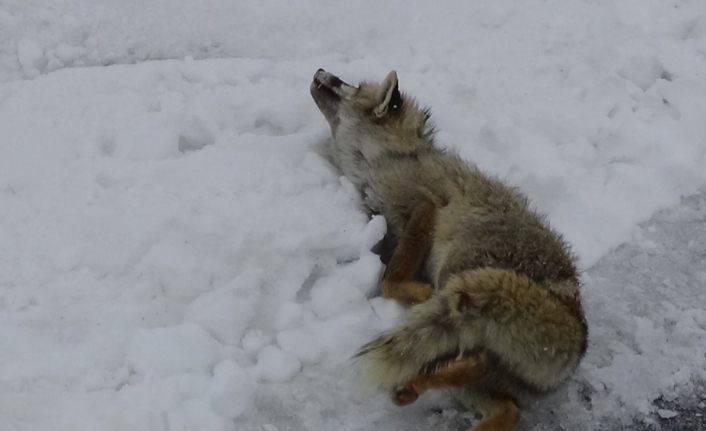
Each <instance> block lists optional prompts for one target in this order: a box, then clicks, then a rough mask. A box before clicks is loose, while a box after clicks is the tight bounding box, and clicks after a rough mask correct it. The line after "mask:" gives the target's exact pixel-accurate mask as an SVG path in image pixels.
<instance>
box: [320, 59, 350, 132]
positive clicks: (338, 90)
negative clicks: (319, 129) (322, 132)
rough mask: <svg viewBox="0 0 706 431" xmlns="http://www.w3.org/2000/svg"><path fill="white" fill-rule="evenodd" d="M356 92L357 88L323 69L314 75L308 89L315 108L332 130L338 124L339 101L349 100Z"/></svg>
mask: <svg viewBox="0 0 706 431" xmlns="http://www.w3.org/2000/svg"><path fill="white" fill-rule="evenodd" d="M357 90H358V88H357V87H354V86H352V85H350V84H348V83H346V82H345V81H343V80H342V79H341V78H339V77H338V76H336V75H334V74H332V73H329V72H327V71H325V70H324V69H319V70H317V71H316V73H314V78H313V79H312V81H311V86H310V87H309V91H310V92H311V97H313V98H314V102H316V106H318V107H319V110H320V111H321V113H322V114H324V117H325V118H326V120H327V121H328V123H329V125H330V126H331V128H332V129H335V126H336V124H337V122H338V120H337V114H338V109H339V107H340V105H341V101H342V100H344V99H349V98H351V97H352V96H353V95H355V93H356V91H357Z"/></svg>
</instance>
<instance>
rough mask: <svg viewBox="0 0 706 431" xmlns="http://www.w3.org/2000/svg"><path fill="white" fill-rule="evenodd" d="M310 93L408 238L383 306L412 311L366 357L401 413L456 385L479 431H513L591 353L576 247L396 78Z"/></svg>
mask: <svg viewBox="0 0 706 431" xmlns="http://www.w3.org/2000/svg"><path fill="white" fill-rule="evenodd" d="M310 91H311V95H312V96H313V98H314V101H315V102H316V105H317V106H318V107H319V109H320V110H321V112H322V114H323V115H324V117H325V118H326V120H327V121H328V123H329V125H330V127H331V132H332V135H333V139H332V140H331V146H332V148H331V149H330V150H331V155H332V158H333V161H334V163H335V164H336V165H337V166H338V168H339V169H340V170H341V171H342V173H343V174H344V175H345V176H347V177H348V178H349V179H350V180H351V182H352V183H353V184H354V185H355V186H356V188H357V189H358V190H359V191H360V193H361V196H362V199H363V202H364V204H365V206H366V207H367V210H368V211H369V212H370V213H377V214H382V215H384V216H385V219H386V220H387V224H388V233H389V235H391V236H392V237H393V238H394V240H395V247H394V251H393V252H392V255H391V257H390V259H389V262H388V265H387V267H386V269H385V272H384V274H383V277H382V280H381V289H382V292H383V295H384V296H386V297H388V298H394V299H396V300H397V301H399V302H401V303H403V304H406V305H410V306H411V308H410V310H409V314H408V316H407V318H406V322H405V323H404V324H403V325H402V326H399V327H397V328H395V329H392V330H390V331H389V332H387V333H385V334H383V335H382V336H380V337H379V338H377V339H376V340H374V341H372V342H370V343H368V344H367V345H366V346H364V347H363V348H362V349H361V350H360V352H359V353H358V355H357V356H358V357H359V359H360V360H361V361H363V363H364V365H365V366H366V367H365V369H366V370H367V371H368V374H369V375H370V377H371V378H372V379H373V380H374V381H375V382H376V383H378V384H380V385H382V386H384V387H386V388H388V389H389V390H390V391H391V396H392V400H393V402H394V403H396V404H398V405H404V404H408V403H411V402H413V401H415V400H416V399H417V397H418V396H419V395H420V394H421V393H422V392H424V391H426V390H428V389H441V388H445V389H449V390H450V391H451V393H452V394H453V395H454V396H455V397H456V398H457V399H458V400H459V401H461V402H462V404H463V405H464V406H466V407H467V408H469V409H471V410H474V411H476V412H478V413H480V414H482V417H483V418H482V420H481V422H480V423H478V424H477V425H476V426H475V427H474V428H473V430H474V431H490V430H513V429H514V428H515V426H516V424H517V422H518V420H519V409H518V407H517V400H518V398H520V397H522V396H524V395H525V394H532V393H542V392H547V391H550V390H552V389H554V388H555V387H556V386H557V385H559V383H561V382H562V381H563V380H564V379H566V378H567V377H568V376H569V375H570V373H571V372H572V371H573V370H574V369H575V368H576V366H577V365H578V363H579V361H580V360H581V358H582V356H583V355H584V352H585V351H586V344H587V326H586V320H585V318H584V313H583V309H582V306H581V299H580V296H579V279H578V273H577V269H576V264H575V259H574V257H573V256H572V255H571V253H570V251H569V249H568V246H567V245H566V244H565V242H564V241H563V240H562V238H561V236H560V235H558V234H557V233H556V232H554V231H553V230H552V229H551V228H549V227H548V225H547V223H546V222H545V221H544V219H543V217H542V216H541V215H538V214H537V213H535V212H534V211H533V210H532V209H530V207H529V203H528V201H527V199H526V198H525V197H524V196H523V195H521V194H520V193H519V192H518V191H517V190H515V189H513V188H511V187H509V186H507V185H505V184H503V183H502V182H500V181H499V180H497V179H495V178H493V177H490V176H488V175H486V174H484V173H483V172H481V171H480V170H479V169H478V168H476V167H475V166H472V165H469V164H467V163H465V162H464V161H463V160H461V159H460V158H459V157H458V156H455V155H452V154H448V153H446V152H444V151H441V150H439V149H437V148H436V147H435V146H434V139H433V135H434V129H433V127H432V126H431V124H430V122H429V116H430V112H429V110H427V109H422V108H420V107H419V105H417V103H416V102H415V101H414V100H412V99H411V98H409V97H407V96H406V95H404V94H402V93H401V92H400V91H399V87H398V82H397V74H396V73H395V72H394V71H393V72H390V73H389V74H388V75H387V77H386V78H385V80H384V81H383V82H382V83H366V82H364V83H362V84H360V85H359V86H357V87H355V86H352V85H349V84H347V83H345V82H343V81H342V80H341V79H339V78H338V77H336V76H334V75H332V74H330V73H328V72H326V71H324V70H323V69H319V70H318V71H317V72H316V74H315V75H314V79H313V82H312V83H311V87H310ZM420 274H421V277H420Z"/></svg>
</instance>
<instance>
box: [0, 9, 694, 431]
mask: <svg viewBox="0 0 706 431" xmlns="http://www.w3.org/2000/svg"><path fill="white" fill-rule="evenodd" d="M704 22H706V5H703V4H702V3H701V2H676V1H674V2H663V1H656V0H655V1H652V0H650V1H644V2H636V1H627V0H625V1H618V2H607V1H605V2H590V3H585V2H581V1H578V0H576V1H574V0H572V1H567V2H562V3H547V2H542V1H538V0H537V1H535V0H530V1H529V2H521V3H520V2H513V1H497V2H493V3H492V4H489V3H488V2H478V3H477V4H476V3H474V2H471V3H469V2H465V1H464V2H456V3H449V4H448V6H445V7H443V8H442V7H438V5H432V4H431V3H424V2H417V1H414V2H390V3H382V4H381V3H379V2H372V1H366V2H362V3H360V2H357V3H355V4H353V3H352V4H350V5H343V4H334V3H331V2H325V1H323V0H321V1H318V0H316V1H310V2H308V3H307V5H306V7H301V8H295V9H291V8H283V7H282V6H281V4H280V3H279V2H271V1H267V2H258V3H252V4H251V3H249V2H226V1H224V0H208V1H205V2H195V1H180V2H174V1H161V0H152V1H149V2H137V1H133V0H128V1H121V2H112V1H104V2H88V1H84V0H60V1H56V2H52V3H51V4H48V3H47V2H41V1H36V0H28V1H20V0H9V1H8V0H5V1H4V2H3V3H2V5H0V80H1V81H0V82H2V83H0V136H2V142H3V143H4V146H3V154H2V157H0V244H2V245H3V247H0V340H2V341H0V383H1V384H0V429H2V430H5V429H8V430H12V431H16V430H17V431H39V430H45V429H55V430H67V431H68V430H71V431H76V430H92V431H95V430H116V431H117V430H125V429H131V430H136V431H140V430H150V431H151V430H170V429H171V430H192V429H203V430H217V431H221V430H223V431H229V430H231V431H232V430H235V429H238V430H241V429H242V430H258V431H259V430H264V431H276V430H283V429H290V430H323V429H340V430H351V431H352V430H357V429H369V428H370V427H371V426H372V425H371V424H375V427H377V428H380V429H400V428H404V429H410V430H417V429H418V430H426V429H432V428H433V429H438V430H442V431H444V430H448V431H451V430H458V429H465V428H464V427H466V428H467V427H468V426H469V425H470V424H471V422H472V414H470V413H468V412H462V411H458V410H456V408H455V406H453V405H451V404H450V403H449V400H448V399H447V398H446V397H445V396H444V395H443V394H428V395H425V396H424V397H422V399H420V400H419V401H418V402H416V403H415V404H413V405H412V406H410V407H406V408H404V409H399V408H397V407H395V406H393V405H391V403H390V402H389V400H388V399H387V396H386V394H379V393H371V392H369V391H367V390H366V389H364V388H359V387H358V386H357V382H358V379H357V378H356V376H355V375H354V374H353V373H352V372H351V371H350V370H351V368H352V367H351V361H350V357H351V355H352V354H353V353H354V352H355V350H356V349H357V348H358V347H359V346H360V345H361V344H363V343H364V342H366V341H368V340H369V339H370V338H372V337H373V336H374V335H375V334H377V333H378V332H379V331H382V330H384V329H386V328H389V327H390V326H392V325H394V324H395V322H397V321H398V319H399V318H400V316H401V315H402V314H403V313H404V310H403V309H401V308H400V307H398V306H397V305H396V304H394V303H392V302H390V301H386V300H384V299H381V298H377V297H372V295H371V293H372V291H373V289H374V286H375V284H376V282H377V279H378V276H379V274H380V271H381V269H382V267H381V264H380V262H379V259H378V258H377V256H375V255H374V254H372V253H371V252H370V249H371V248H372V246H373V245H374V244H375V243H376V242H377V241H378V240H379V239H380V238H382V236H383V235H384V233H385V222H384V220H383V219H382V218H379V217H377V218H372V219H368V218H367V217H366V216H365V215H363V214H362V213H361V211H360V210H359V201H358V197H357V196H356V194H355V192H354V191H353V190H352V187H351V185H350V184H349V183H348V182H347V181H346V180H345V179H343V178H341V177H340V176H339V174H338V173H337V172H336V171H335V169H334V168H333V167H332V166H331V165H330V164H329V163H328V161H327V160H326V158H325V156H324V155H323V153H324V152H323V150H322V145H325V143H323V142H322V141H324V140H325V138H326V137H327V135H328V133H329V132H328V130H327V126H326V124H325V121H324V120H323V118H322V117H321V115H320V113H319V112H318V111H317V110H316V108H315V106H314V104H313V102H312V101H311V99H310V97H309V95H308V86H309V82H310V79H311V77H312V74H313V72H314V71H315V70H316V69H317V68H318V67H322V66H323V67H325V68H326V69H328V70H331V71H333V72H335V73H337V74H339V75H341V77H343V78H345V79H346V80H348V81H350V82H353V83H355V82H357V81H358V80H360V79H381V78H382V77H384V76H385V74H386V73H387V71H388V70H389V69H393V68H394V69H397V71H398V74H399V77H400V85H401V87H402V89H403V90H405V91H406V92H408V93H410V94H412V95H414V96H415V97H417V98H418V99H419V100H420V101H421V102H422V103H425V104H428V105H430V106H431V107H432V108H433V109H434V117H433V118H434V119H435V122H436V124H437V125H438V127H439V129H440V132H439V134H438V143H439V145H441V146H443V147H446V148H450V149H452V150H454V151H458V152H459V153H460V154H461V156H462V157H464V158H466V159H468V160H471V161H473V162H475V163H477V164H478V165H480V166H481V167H482V168H484V169H485V170H487V171H489V172H491V173H493V174H495V175H498V176H500V177H502V178H504V179H506V180H507V181H508V182H510V183H512V184H514V185H517V186H518V187H519V188H520V189H522V190H523V191H524V192H525V193H526V194H528V195H529V196H530V198H532V200H533V202H534V203H535V204H536V206H537V207H538V208H539V209H540V210H541V211H542V212H544V213H546V214H547V215H548V218H549V220H550V222H551V223H552V225H553V226H555V227H556V228H557V229H558V230H559V231H561V232H563V233H564V234H565V236H566V237H567V239H568V240H569V242H571V243H572V244H573V246H574V249H575V251H576V253H577V254H578V256H579V258H580V260H581V263H582V265H583V267H584V268H585V269H586V273H585V280H584V281H585V286H584V297H585V304H586V308H587V314H588V318H589V324H590V332H591V344H590V347H589V352H588V354H587V357H586V360H585V361H584V363H583V364H582V366H581V367H580V369H579V372H578V373H577V374H576V376H575V377H573V378H572V380H571V381H570V382H569V383H568V384H567V385H565V386H564V387H563V388H562V389H561V390H560V391H559V392H558V393H556V394H554V395H552V396H550V397H548V398H547V399H544V400H541V401H540V402H538V404H537V405H536V406H535V405H533V406H528V408H527V410H526V411H525V416H524V419H523V426H524V427H525V428H526V429H534V430H541V429H560V427H563V428H564V429H575V430H593V429H598V428H597V427H598V426H599V424H600V426H603V427H604V429H610V428H609V427H611V426H615V427H621V426H625V425H626V424H628V423H632V422H633V420H635V418H638V419H637V420H643V419H645V418H647V419H649V418H653V419H654V420H664V421H669V420H671V421H674V420H676V419H677V418H678V417H679V416H676V417H671V418H670V417H666V416H670V415H671V413H669V412H677V413H678V411H677V410H674V409H673V408H671V407H670V408H667V407H664V406H662V407H659V408H660V409H661V410H662V412H661V413H660V410H658V407H657V406H655V405H654V404H653V400H655V399H657V398H658V397H661V399H663V400H667V401H669V400H674V399H678V396H680V395H682V394H683V393H684V391H687V392H688V391H689V390H691V389H690V388H691V387H692V386H691V382H694V381H697V380H698V379H699V378H701V379H705V378H706V375H705V374H706V373H705V372H704V369H706V364H705V363H704V362H705V361H704V354H705V353H706V352H704V351H703V349H702V348H701V347H700V346H703V345H706V342H704V341H706V340H704V338H706V336H705V334H706V316H705V315H704V311H703V304H704V298H703V288H702V287H703V284H704V282H706V276H704V274H706V268H704V267H703V259H702V258H699V257H700V256H701V257H703V254H704V252H705V251H704V250H706V238H704V237H703V235H704V234H703V232H701V230H699V229H698V226H700V225H699V223H703V220H704V218H705V217H706V215H704V214H705V211H706V209H705V208H706V207H705V206H704V202H703V197H702V195H696V197H693V198H690V199H687V200H685V201H683V202H681V203H679V196H681V195H686V194H692V193H697V192H698V191H699V188H700V186H702V185H703V184H705V183H706V171H705V170H704V169H703V166H704V163H705V162H706V146H704V144H703V137H704V136H706V123H704V121H703V118H702V117H703V112H706V77H705V76H704V75H703V71H704V70H706V57H705V56H704V55H703V52H702V50H701V48H700V47H701V46H703V44H704V42H706V27H705V26H704ZM215 57H222V58H215ZM165 59H171V60H165ZM199 59H203V60H199ZM145 60H160V61H145ZM133 63H139V64H133ZM109 64H112V66H109V67H81V66H100V65H109ZM701 193H703V191H702V192H701ZM700 196H701V197H700ZM674 204H678V206H676V207H675V208H674V209H673V210H671V212H666V213H659V214H657V215H656V216H655V217H654V218H653V219H652V220H651V221H650V222H649V223H648V224H642V225H641V224H640V223H641V222H644V221H646V220H648V219H650V217H651V216H652V215H653V213H654V212H655V211H656V210H657V209H659V208H661V207H664V206H669V205H674ZM625 241H628V242H627V243H626V245H623V246H622V247H621V248H618V249H617V250H615V251H613V252H611V250H612V249H613V248H614V247H615V246H617V245H619V244H621V243H623V242H625Z"/></svg>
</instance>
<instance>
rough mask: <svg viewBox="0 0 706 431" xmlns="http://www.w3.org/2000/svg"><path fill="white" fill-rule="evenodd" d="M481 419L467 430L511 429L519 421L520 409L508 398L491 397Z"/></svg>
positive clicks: (490, 430) (494, 430) (506, 430)
mask: <svg viewBox="0 0 706 431" xmlns="http://www.w3.org/2000/svg"><path fill="white" fill-rule="evenodd" d="M489 404H490V405H489V406H488V407H489V408H488V409H487V412H486V413H485V414H484V415H483V419H482V420H481V421H480V422H479V423H478V424H476V425H475V426H473V427H472V428H471V429H469V430H468V431H512V430H514V429H515V426H517V423H518V422H519V421H520V409H519V408H518V407H517V404H516V403H515V401H513V400H512V399H510V398H504V397H499V398H493V399H492V402H490V403H489Z"/></svg>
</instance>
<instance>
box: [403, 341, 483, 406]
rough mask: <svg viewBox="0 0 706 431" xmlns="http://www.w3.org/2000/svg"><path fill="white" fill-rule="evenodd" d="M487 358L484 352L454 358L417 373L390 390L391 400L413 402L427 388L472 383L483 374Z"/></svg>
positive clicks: (405, 402) (441, 387) (404, 402)
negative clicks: (438, 366)
mask: <svg viewBox="0 0 706 431" xmlns="http://www.w3.org/2000/svg"><path fill="white" fill-rule="evenodd" d="M487 364H488V358H487V354H486V353H484V352H481V353H478V354H475V355H471V356H468V357H465V358H462V359H458V360H455V361H453V362H451V363H449V364H446V365H444V366H442V367H440V368H438V369H435V370H434V371H432V372H430V373H422V374H418V375H416V376H414V377H412V378H410V379H409V380H407V381H406V382H405V383H403V384H401V385H398V386H397V387H395V389H393V391H392V401H393V402H394V403H395V404H397V405H398V406H402V405H406V404H409V403H411V402H414V401H415V400H416V399H417V397H419V395H421V394H422V393H423V392H424V391H426V390H429V389H443V388H449V387H455V386H466V385H470V384H473V383H474V382H475V381H477V380H478V379H479V378H480V377H482V376H483V375H484V374H485V371H486V369H487Z"/></svg>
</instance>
